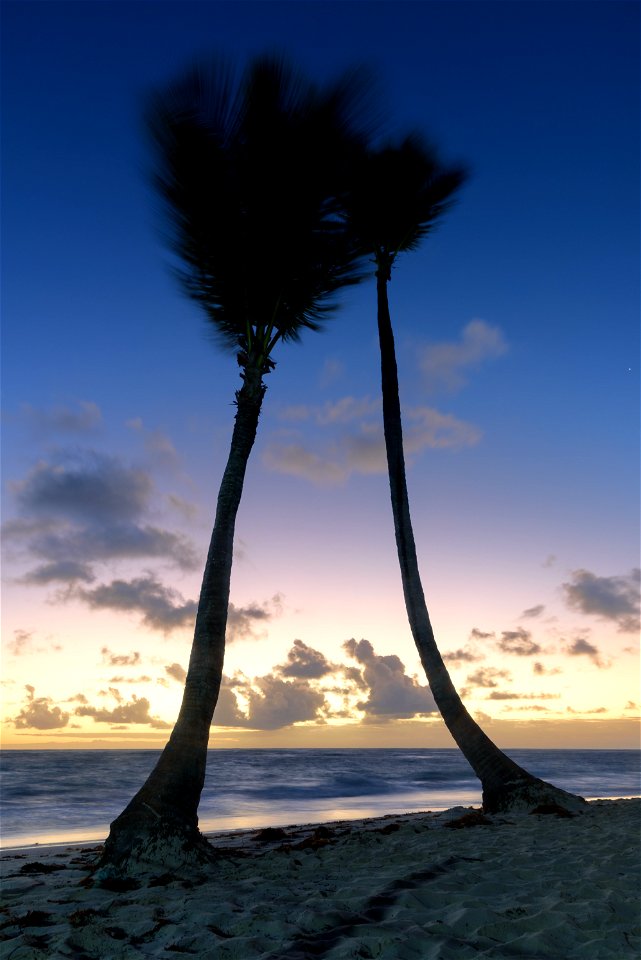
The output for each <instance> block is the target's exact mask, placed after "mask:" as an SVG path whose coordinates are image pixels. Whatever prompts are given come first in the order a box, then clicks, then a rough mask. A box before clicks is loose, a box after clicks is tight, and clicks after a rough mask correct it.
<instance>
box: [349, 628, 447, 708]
mask: <svg viewBox="0 0 641 960" xmlns="http://www.w3.org/2000/svg"><path fill="white" fill-rule="evenodd" d="M343 648H344V650H345V651H346V652H347V653H348V654H349V656H350V657H353V658H354V659H355V660H357V661H358V663H360V664H361V665H362V667H363V670H362V675H363V680H364V682H365V683H366V684H367V686H368V688H369V696H368V699H367V700H363V701H360V702H359V703H358V704H357V707H358V709H359V710H362V711H363V712H364V713H365V715H366V719H376V720H382V719H387V720H389V719H406V718H410V717H415V716H425V715H427V714H430V713H435V712H436V710H437V707H436V703H435V702H434V697H433V696H432V692H431V690H430V688H429V687H428V686H421V685H420V683H419V682H418V680H417V679H416V677H409V676H407V674H406V673H405V665H404V664H403V662H402V661H401V660H400V659H399V658H398V657H397V656H396V655H394V654H392V655H389V656H379V655H378V654H377V653H375V651H374V648H373V646H372V644H371V643H370V642H369V641H368V640H360V641H359V642H358V643H357V642H356V640H354V639H351V640H347V641H345V643H344V644H343Z"/></svg>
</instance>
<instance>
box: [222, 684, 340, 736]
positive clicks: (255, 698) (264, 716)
mask: <svg viewBox="0 0 641 960" xmlns="http://www.w3.org/2000/svg"><path fill="white" fill-rule="evenodd" d="M232 686H233V687H236V688H237V689H239V691H240V692H241V694H242V695H243V697H244V698H245V700H246V701H247V713H246V714H245V713H242V712H241V711H240V709H239V707H238V701H237V700H236V696H235V694H234V692H233V689H232ZM324 706H325V697H324V695H323V693H321V692H320V691H319V690H315V689H314V688H313V687H311V686H310V684H309V682H308V681H307V680H301V679H294V680H292V681H286V680H282V679H281V678H280V677H274V676H271V675H267V676H264V677H258V678H256V679H255V680H253V681H252V682H251V684H250V683H249V682H244V683H243V682H238V681H236V682H233V683H231V682H230V681H229V680H228V679H227V678H225V682H223V685H222V686H221V690H220V695H219V697H218V703H217V704H216V710H215V712H214V720H213V722H214V725H215V726H219V727H245V728H249V729H253V730H279V729H281V728H282V727H289V726H291V725H292V724H294V723H301V722H304V721H309V720H319V719H320V711H321V710H322V709H323V707H324Z"/></svg>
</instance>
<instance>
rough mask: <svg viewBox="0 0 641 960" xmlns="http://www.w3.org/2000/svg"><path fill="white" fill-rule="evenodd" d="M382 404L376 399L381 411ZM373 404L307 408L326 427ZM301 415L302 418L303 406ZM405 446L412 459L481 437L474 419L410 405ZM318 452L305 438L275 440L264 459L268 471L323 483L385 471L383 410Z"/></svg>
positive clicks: (354, 402)
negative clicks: (424, 452) (289, 440)
mask: <svg viewBox="0 0 641 960" xmlns="http://www.w3.org/2000/svg"><path fill="white" fill-rule="evenodd" d="M378 408H379V404H378V402H377V403H376V411H377V413H378V412H379V411H378ZM371 409H372V401H370V400H369V399H368V398H363V399H360V400H359V399H356V398H354V397H344V398H342V400H338V401H335V402H334V403H332V404H326V405H325V407H323V408H320V410H318V411H317V412H316V414H314V408H306V415H307V416H310V417H311V416H312V415H315V416H316V421H317V423H319V424H321V425H323V426H325V427H327V426H329V427H336V426H337V425H338V426H340V425H344V424H352V422H353V420H354V419H356V418H357V415H361V414H362V415H367V414H368V412H369V411H370V410H371ZM298 416H299V417H300V418H302V417H303V409H302V408H299V411H298ZM403 417H404V448H405V454H406V457H407V459H408V461H410V462H411V458H412V457H413V456H415V455H417V454H419V453H421V452H422V451H423V450H425V449H433V450H436V449H451V450H458V449H460V448H462V447H469V446H474V445H475V444H476V443H478V442H479V440H480V438H481V433H480V431H479V430H478V429H477V428H476V427H474V426H473V425H472V424H469V423H466V422H465V421H463V420H458V419H457V418H456V417H454V416H453V415H452V414H447V413H440V412H439V411H438V410H434V409H433V408H431V407H410V408H408V409H407V410H406V411H405V412H404V415H403ZM319 449H320V452H317V451H316V450H313V449H310V447H309V446H308V445H306V443H303V442H302V441H301V440H298V439H296V440H292V441H291V442H281V441H278V440H274V441H272V442H271V443H270V444H268V446H267V447H266V448H265V451H264V453H263V462H264V464H265V466H267V467H268V468H269V469H270V470H274V471H276V472H278V473H284V474H288V475H290V476H297V477H302V478H304V479H306V480H311V481H312V482H313V483H315V484H317V485H319V486H332V485H337V484H341V483H344V482H345V481H346V480H347V479H348V478H349V477H350V476H351V475H352V474H353V473H358V474H363V475H370V474H384V473H386V472H387V459H386V454H385V440H384V437H383V426H382V422H381V417H380V413H379V415H378V416H377V418H376V420H367V419H365V420H363V421H362V422H360V423H359V424H357V425H356V426H352V427H351V428H350V429H349V430H342V431H340V432H339V435H338V436H334V438H333V439H332V440H331V442H329V443H327V442H325V443H324V444H323V441H322V439H321V441H320V445H319Z"/></svg>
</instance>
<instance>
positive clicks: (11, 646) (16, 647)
mask: <svg viewBox="0 0 641 960" xmlns="http://www.w3.org/2000/svg"><path fill="white" fill-rule="evenodd" d="M32 640H33V633H32V632H30V631H29V630H14V631H13V640H9V642H8V643H7V649H8V650H9V652H10V653H12V654H13V656H14V657H20V656H22V654H23V653H28V652H29V650H30V648H31V641H32Z"/></svg>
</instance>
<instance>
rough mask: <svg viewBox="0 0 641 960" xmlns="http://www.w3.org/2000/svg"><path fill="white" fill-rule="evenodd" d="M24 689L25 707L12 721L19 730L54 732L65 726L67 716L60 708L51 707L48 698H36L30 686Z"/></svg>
mask: <svg viewBox="0 0 641 960" xmlns="http://www.w3.org/2000/svg"><path fill="white" fill-rule="evenodd" d="M25 689H26V691H27V705H26V707H23V708H22V710H21V711H20V713H19V714H18V715H17V716H16V717H14V718H13V721H12V722H13V724H14V725H15V726H16V727H17V728H18V729H19V730H27V729H32V730H56V729H59V728H60V727H66V726H67V724H68V723H69V714H68V713H66V712H65V711H63V710H61V709H60V707H55V706H52V704H53V700H52V699H51V698H50V697H36V695H35V689H34V688H33V687H32V686H31V684H27V685H26V687H25Z"/></svg>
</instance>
